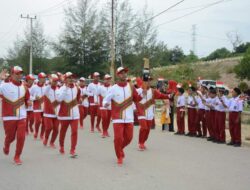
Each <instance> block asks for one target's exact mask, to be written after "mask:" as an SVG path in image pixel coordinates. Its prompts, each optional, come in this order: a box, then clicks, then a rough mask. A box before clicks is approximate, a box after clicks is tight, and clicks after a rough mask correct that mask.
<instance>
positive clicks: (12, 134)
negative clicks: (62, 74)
mask: <svg viewBox="0 0 250 190" xmlns="http://www.w3.org/2000/svg"><path fill="white" fill-rule="evenodd" d="M22 76H23V70H22V68H21V67H19V66H14V67H13V68H12V69H11V82H8V83H4V84H2V85H1V86H0V96H1V98H2V117H3V127H4V131H5V140H4V148H3V152H4V154H5V155H8V154H9V151H10V144H11V143H12V142H13V141H14V140H15V139H16V152H15V156H14V162H15V164H17V165H21V164H22V160H21V159H20V156H21V154H22V150H23V147H24V141H25V131H26V116H27V111H26V108H27V106H29V105H30V101H29V98H30V94H29V90H27V88H26V87H25V86H24V85H23V83H22V81H21V79H22Z"/></svg>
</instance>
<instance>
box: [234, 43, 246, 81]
mask: <svg viewBox="0 0 250 190" xmlns="http://www.w3.org/2000/svg"><path fill="white" fill-rule="evenodd" d="M234 71H235V73H236V75H237V77H238V78H240V79H241V80H243V79H247V80H250V48H248V49H247V52H246V53H245V54H244V57H243V59H242V60H241V62H240V64H238V65H236V66H235V69H234Z"/></svg>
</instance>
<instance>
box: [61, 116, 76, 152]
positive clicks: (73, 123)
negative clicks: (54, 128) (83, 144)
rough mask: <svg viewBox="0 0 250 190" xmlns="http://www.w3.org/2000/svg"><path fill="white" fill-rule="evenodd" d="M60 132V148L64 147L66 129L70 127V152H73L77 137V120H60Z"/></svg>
mask: <svg viewBox="0 0 250 190" xmlns="http://www.w3.org/2000/svg"><path fill="white" fill-rule="evenodd" d="M60 123H61V130H60V136H59V144H60V147H64V140H65V135H66V132H67V129H68V127H69V125H70V127H71V149H70V150H71V151H74V150H75V148H76V144H77V135H78V131H77V130H78V120H61V121H60Z"/></svg>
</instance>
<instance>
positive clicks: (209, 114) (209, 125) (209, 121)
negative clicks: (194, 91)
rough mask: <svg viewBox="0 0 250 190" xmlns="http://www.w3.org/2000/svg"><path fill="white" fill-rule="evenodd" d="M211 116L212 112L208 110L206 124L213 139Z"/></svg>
mask: <svg viewBox="0 0 250 190" xmlns="http://www.w3.org/2000/svg"><path fill="white" fill-rule="evenodd" d="M210 116H211V113H210V110H206V111H205V120H206V121H205V123H206V127H207V130H208V132H209V136H210V137H212V136H213V129H212V126H211V119H210Z"/></svg>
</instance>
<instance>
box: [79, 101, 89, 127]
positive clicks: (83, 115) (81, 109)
mask: <svg viewBox="0 0 250 190" xmlns="http://www.w3.org/2000/svg"><path fill="white" fill-rule="evenodd" d="M79 113H80V119H79V120H80V126H81V127H83V120H84V119H85V118H86V117H87V115H88V108H87V107H84V106H82V105H80V106H79Z"/></svg>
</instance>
